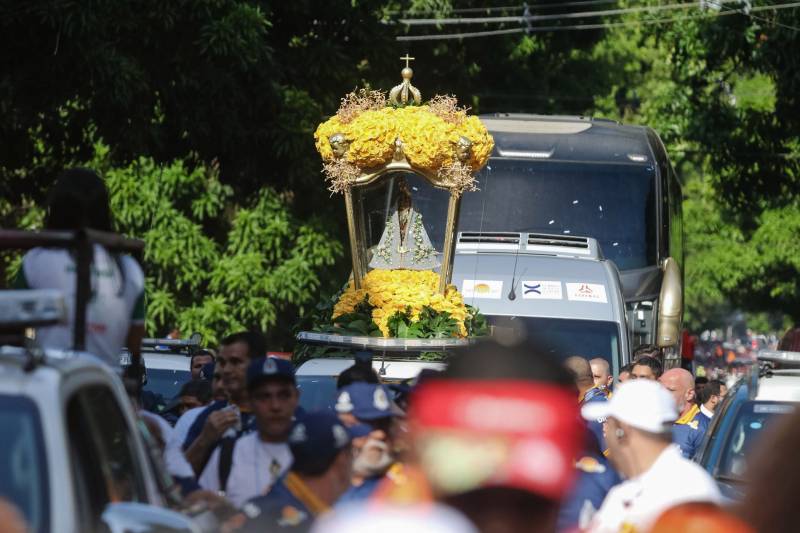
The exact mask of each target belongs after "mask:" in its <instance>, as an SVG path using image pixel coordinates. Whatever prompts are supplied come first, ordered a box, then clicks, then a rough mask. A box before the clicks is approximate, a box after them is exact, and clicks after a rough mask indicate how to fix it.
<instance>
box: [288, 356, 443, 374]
mask: <svg viewBox="0 0 800 533" xmlns="http://www.w3.org/2000/svg"><path fill="white" fill-rule="evenodd" d="M354 363H355V361H354V360H353V359H346V358H338V357H337V358H334V357H331V358H316V359H309V360H308V361H306V362H305V363H303V364H302V365H300V366H299V367H298V368H297V372H296V375H297V376H338V375H339V374H341V373H342V372H343V371H344V370H346V369H348V368H350V367H351V366H353V364H354ZM372 368H374V369H375V371H376V372H378V374H379V375H380V376H381V377H382V378H385V379H412V378H415V377H417V375H418V374H419V373H420V371H422V370H423V369H425V368H430V369H433V370H444V368H445V364H444V363H441V362H437V361H398V360H394V359H388V360H386V361H378V360H373V361H372Z"/></svg>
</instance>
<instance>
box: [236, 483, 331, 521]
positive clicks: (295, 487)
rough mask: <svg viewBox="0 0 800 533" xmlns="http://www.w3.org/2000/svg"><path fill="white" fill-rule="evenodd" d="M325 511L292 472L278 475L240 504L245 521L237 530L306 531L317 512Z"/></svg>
mask: <svg viewBox="0 0 800 533" xmlns="http://www.w3.org/2000/svg"><path fill="white" fill-rule="evenodd" d="M327 510H328V505H326V504H325V503H324V502H322V501H321V500H320V499H319V498H318V497H317V496H316V495H315V494H314V493H313V492H312V491H311V489H309V488H308V486H307V485H306V484H305V483H303V481H302V480H301V479H300V478H299V477H298V476H297V475H296V474H294V473H293V472H289V473H288V474H286V475H285V476H284V477H283V478H281V479H280V480H279V481H278V482H277V483H275V485H274V486H273V487H272V489H270V491H269V493H268V494H266V495H264V496H259V497H257V498H253V499H252V500H250V501H249V502H247V503H246V504H244V506H243V507H242V512H243V514H244V515H245V517H246V521H245V523H244V524H243V525H242V528H241V529H238V530H237V533H264V532H266V531H287V532H288V531H292V532H303V533H305V532H307V531H309V530H310V529H311V525H312V524H313V523H314V520H315V518H316V516H317V515H319V514H321V513H323V512H325V511H327Z"/></svg>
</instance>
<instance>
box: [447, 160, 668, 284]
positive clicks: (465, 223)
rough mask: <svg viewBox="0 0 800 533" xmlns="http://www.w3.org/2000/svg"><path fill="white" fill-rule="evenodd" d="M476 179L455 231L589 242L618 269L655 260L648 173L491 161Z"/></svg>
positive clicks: (585, 165) (617, 166)
mask: <svg viewBox="0 0 800 533" xmlns="http://www.w3.org/2000/svg"><path fill="white" fill-rule="evenodd" d="M478 181H479V184H478V187H479V188H480V191H478V192H473V193H467V194H465V195H464V197H463V200H462V204H461V217H460V219H459V225H458V230H459V231H483V232H490V231H513V232H534V233H550V234H560V235H575V236H584V237H594V238H595V239H597V240H598V241H599V243H600V247H601V248H602V250H603V254H604V255H605V257H607V258H608V259H611V260H612V261H614V263H615V264H616V265H617V267H618V268H619V269H620V270H629V269H635V268H642V267H645V266H648V265H654V264H656V262H657V260H656V253H657V250H656V227H657V221H656V208H655V206H656V201H655V172H654V170H653V168H652V167H649V166H640V165H623V164H607V163H574V162H561V161H529V160H519V159H496V158H494V159H491V160H490V161H489V164H488V165H487V167H486V168H485V169H484V170H483V171H482V172H481V173H480V175H479V176H478Z"/></svg>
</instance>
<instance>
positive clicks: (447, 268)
mask: <svg viewBox="0 0 800 533" xmlns="http://www.w3.org/2000/svg"><path fill="white" fill-rule="evenodd" d="M460 208H461V195H460V194H458V193H456V192H455V191H450V201H449V203H448V204H447V226H446V229H445V231H444V250H443V251H442V252H443V253H442V268H441V270H440V271H439V292H440V293H442V294H444V292H445V289H447V286H448V285H449V284H450V280H451V279H452V277H453V260H454V259H455V253H456V229H457V226H458V214H459V210H460Z"/></svg>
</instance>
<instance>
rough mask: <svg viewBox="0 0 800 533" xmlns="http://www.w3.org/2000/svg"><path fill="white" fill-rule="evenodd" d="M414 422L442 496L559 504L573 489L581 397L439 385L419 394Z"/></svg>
mask: <svg viewBox="0 0 800 533" xmlns="http://www.w3.org/2000/svg"><path fill="white" fill-rule="evenodd" d="M409 419H410V422H411V424H412V426H413V427H414V429H415V431H417V432H418V433H417V435H416V437H417V438H416V441H417V445H418V448H419V455H420V461H421V465H422V467H423V469H424V470H425V472H426V474H427V475H428V477H429V479H430V482H431V484H432V485H433V486H434V489H435V490H437V491H439V492H445V493H459V492H466V491H468V490H473V489H477V488H481V487H492V486H497V487H511V488H518V489H522V490H526V491H529V492H533V493H536V494H539V495H541V496H544V497H546V498H550V499H556V500H558V499H561V498H562V497H563V496H564V495H565V493H566V492H567V491H568V490H569V489H570V487H571V485H572V480H573V476H574V472H575V468H574V464H575V457H576V455H577V454H578V452H579V447H580V444H581V442H582V441H583V431H584V425H583V424H582V422H581V420H580V414H579V411H578V404H577V402H576V401H575V394H574V391H571V390H566V389H565V388H563V387H559V386H556V385H549V384H545V383H535V382H531V381H524V380H491V381H489V380H483V381H481V380H473V381H467V380H453V381H449V380H432V381H428V382H425V383H423V384H421V385H420V387H419V389H418V390H417V391H415V393H414V396H413V398H412V401H411V409H410V411H409Z"/></svg>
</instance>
